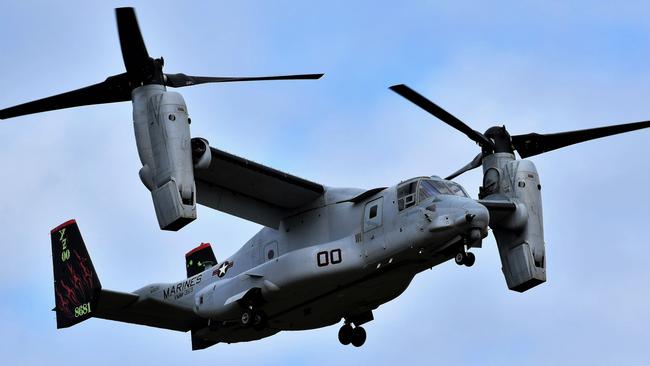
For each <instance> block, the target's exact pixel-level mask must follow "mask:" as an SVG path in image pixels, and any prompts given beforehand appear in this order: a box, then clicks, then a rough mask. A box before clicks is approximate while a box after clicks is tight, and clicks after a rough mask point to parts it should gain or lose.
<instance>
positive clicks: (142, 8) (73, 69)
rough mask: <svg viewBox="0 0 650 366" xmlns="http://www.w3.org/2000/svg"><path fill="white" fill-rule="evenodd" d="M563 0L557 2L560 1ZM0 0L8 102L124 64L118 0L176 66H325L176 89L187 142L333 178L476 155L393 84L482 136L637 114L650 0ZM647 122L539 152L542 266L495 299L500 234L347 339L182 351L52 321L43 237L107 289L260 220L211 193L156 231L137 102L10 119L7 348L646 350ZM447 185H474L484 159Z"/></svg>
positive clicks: (649, 302)
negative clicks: (467, 262) (73, 232)
mask: <svg viewBox="0 0 650 366" xmlns="http://www.w3.org/2000/svg"><path fill="white" fill-rule="evenodd" d="M551 3H555V4H551ZM602 4H606V5H598V4H595V3H594V2H591V1H565V2H548V1H494V2H489V5H488V4H484V2H478V1H476V2H469V1H449V2H446V1H416V2H410V4H409V5H403V4H398V2H387V1H385V2H382V1H357V2H354V3H352V2H349V1H320V2H298V1H293V2H288V1H273V2H271V1H232V2H225V1H211V2H194V1H184V2H169V1H150V2H128V1H121V2H111V1H102V2H89V1H77V2H67V3H66V4H65V5H60V4H59V3H54V2H37V1H3V2H2V3H0V37H1V43H0V44H1V45H2V57H0V70H2V77H0V96H1V98H0V108H4V107H7V106H11V105H14V104H18V103H22V102H25V101H29V100H33V99H37V98H41V97H44V96H48V95H51V94H56V93H60V92H63V91H67V90H70V89H75V88H78V87H82V86H85V85H88V84H92V83H96V82H99V81H101V80H103V79H104V78H105V77H106V76H108V75H113V74H117V73H121V72H123V69H124V66H123V63H122V58H121V54H120V49H119V42H118V38H117V32H116V28H115V19H114V14H113V8H114V7H116V6H135V7H136V11H137V15H138V18H139V21H140V26H141V28H142V32H143V34H144V38H145V41H146V43H147V47H148V50H149V53H150V54H151V55H153V56H161V55H162V56H164V57H165V61H166V69H165V70H166V71H167V72H171V73H173V72H185V73H189V74H198V75H202V74H203V75H223V76H229V75H266V74H282V73H303V72H324V73H325V74H326V76H325V77H324V78H323V79H321V80H319V81H304V82H269V83H239V84H221V85H206V86H198V87H194V88H188V89H183V90H182V93H183V95H184V97H185V99H186V102H187V104H188V107H189V111H190V114H191V117H192V121H193V124H192V134H193V136H201V137H205V138H207V139H208V140H209V141H210V142H211V144H212V145H213V146H217V147H219V148H221V149H224V150H226V151H229V152H232V153H234V154H238V155H241V156H245V157H247V158H249V159H252V160H255V161H258V162H261V163H264V164H267V165H270V166H273V167H275V168H277V169H281V170H284V171H287V172H290V173H293V174H296V175H299V176H302V177H304V178H307V179H310V180H313V181H316V182H319V183H322V184H325V185H328V186H352V187H361V188H371V187H376V186H385V185H392V184H395V183H397V182H398V181H400V180H402V179H406V178H409V177H412V176H419V175H431V174H438V175H445V174H448V173H450V172H452V171H454V170H456V169H457V168H458V167H460V166H462V165H464V164H465V163H466V162H467V161H469V160H470V159H471V158H472V157H473V156H474V155H475V154H476V152H477V148H476V146H475V145H474V144H473V143H472V142H471V141H469V140H467V139H466V138H465V137H464V136H463V135H462V134H460V133H458V132H456V131H454V130H452V129H451V128H449V127H447V126H446V125H444V124H442V123H440V122H438V121H437V120H435V119H434V118H433V117H431V116H429V115H427V114H426V113H424V112H423V111H421V110H419V109H418V108H416V107H414V106H413V105H411V104H410V103H408V102H407V101H405V100H404V99H402V98H401V97H399V96H397V95H395V94H393V93H392V92H390V91H389V90H388V89H387V88H388V86H390V85H392V84H396V83H406V84H408V85H410V86H411V87H413V88H414V89H416V90H418V91H419V92H421V93H422V94H424V95H426V96H428V97H429V98H431V99H432V100H434V101H436V102H437V103H438V104H440V105H442V106H443V107H444V108H446V109H447V110H449V111H450V112H452V113H454V114H456V115H457V116H458V117H459V118H461V119H463V120H465V121H466V122H468V123H470V124H471V125H472V126H473V127H474V128H475V129H477V130H480V131H484V130H485V129H487V128H488V127H490V126H492V125H494V124H505V125H507V127H508V128H509V130H510V132H512V133H513V134H518V133H528V132H533V131H536V132H540V133H548V132H557V131H562V130H572V129H581V128H588V127H592V126H601V125H605V124H613V123H623V122H633V121H640V120H645V119H650V107H648V104H649V103H648V100H649V99H650V68H649V66H648V65H650V23H649V22H648V21H647V20H648V14H649V13H650V5H648V3H647V2H645V1H625V2H602ZM649 142H650V131H641V132H637V133H632V134H628V135H625V136H616V137H611V138H609V139H606V140H601V141H595V142H590V143H585V144H581V145H576V146H573V147H570V148H566V149H563V150H561V151H555V152H552V153H548V154H545V155H541V156H537V157H534V161H535V163H536V164H537V167H538V169H539V171H540V174H541V179H542V185H543V187H544V188H543V191H542V194H543V198H544V221H545V226H546V228H545V235H546V242H547V256H548V260H547V264H548V282H547V283H546V284H544V285H542V286H539V287H537V288H534V289H532V290H531V291H529V292H527V293H524V294H519V293H514V292H511V291H508V290H507V288H506V285H505V281H504V279H503V276H502V274H501V269H500V263H499V259H498V253H497V250H496V245H495V242H494V240H493V239H492V237H490V239H489V240H487V241H485V242H484V247H483V249H481V250H478V251H477V252H476V253H477V262H476V264H475V265H474V267H472V268H470V269H468V268H465V267H463V268H461V267H457V266H456V265H455V264H453V263H445V264H443V265H441V266H438V267H436V268H434V269H433V270H431V271H426V272H424V273H422V274H420V275H418V276H417V277H416V278H415V280H414V281H413V283H412V285H411V287H410V288H409V289H408V290H407V291H406V292H405V293H404V294H403V295H402V296H401V297H400V298H398V299H396V300H394V301H392V302H391V303H388V304H386V305H384V306H382V307H380V308H379V309H378V310H377V311H376V312H375V321H374V322H372V323H369V324H368V325H367V326H365V328H366V330H367V331H368V340H367V342H366V344H365V345H364V346H363V347H362V348H360V349H356V348H353V347H344V346H341V345H340V344H339V343H338V341H337V339H336V333H337V331H338V327H329V328H324V329H317V330H312V331H304V332H283V333H280V334H278V335H276V336H274V337H271V338H267V339H264V340H261V341H257V342H253V343H243V344H235V345H222V344H219V345H217V346H214V347H212V348H209V349H207V350H204V351H200V352H191V351H190V340H189V334H183V333H178V332H171V331H163V330H158V329H153V328H146V327H138V326H134V325H128V324H121V323H115V322H109V321H104V320H97V319H91V320H89V321H86V322H84V323H82V324H80V325H78V326H75V327H73V328H70V329H66V330H62V331H57V330H56V329H55V328H56V326H55V317H54V313H53V312H52V311H50V310H51V309H52V307H53V304H54V297H53V289H52V269H51V257H50V241H49V230H50V229H51V228H52V227H54V226H56V225H58V224H59V223H61V222H63V221H65V220H67V219H70V218H76V219H77V221H78V223H79V225H80V228H81V231H82V233H83V234H84V238H85V240H86V243H87V245H88V247H89V251H90V253H91V255H92V257H93V261H94V264H95V267H96V269H97V271H98V272H99V276H100V278H101V281H102V284H103V286H104V287H105V288H109V289H115V290H121V291H130V290H134V289H136V288H139V287H141V286H142V285H144V284H147V283H151V282H172V281H175V280H178V279H181V278H183V276H184V263H183V256H184V253H185V252H186V251H188V250H189V249H191V248H192V247H194V246H195V245H196V244H198V243H200V242H202V241H209V242H211V243H212V244H213V247H214V249H215V252H216V254H217V258H218V259H221V258H223V257H226V256H228V255H230V254H232V253H233V252H234V251H235V250H237V248H239V247H240V246H241V245H242V244H243V243H244V242H245V241H246V240H247V239H248V238H249V237H250V236H252V235H253V234H254V233H255V232H256V231H257V230H259V229H260V227H259V226H258V225H256V224H252V223H249V222H246V221H243V220H241V219H238V218H235V217H232V216H228V215H226V214H223V213H219V212H215V211H211V210H210V209H207V208H205V207H200V208H199V211H198V214H199V219H198V220H196V221H195V222H194V223H192V224H191V225H189V226H188V227H186V228H184V229H183V230H182V231H180V232H177V233H169V232H161V231H160V230H159V229H158V226H157V222H156V219H155V213H154V211H153V206H152V203H151V199H150V194H149V192H148V191H147V190H146V188H145V187H144V186H143V185H142V184H141V183H140V180H139V178H138V174H137V173H138V169H139V168H140V162H139V160H138V157H137V152H136V148H135V143H134V137H133V130H132V125H131V106H130V104H129V103H120V104H112V105H102V106H93V107H83V108H77V109H71V110H62V111H55V112H49V113H43V114H38V115H33V116H26V117H20V118H16V119H13V120H9V121H3V122H1V123H0V169H1V170H0V191H1V192H2V194H1V195H0V223H2V237H3V244H2V246H1V248H2V255H1V256H0V258H2V262H1V264H0V294H2V296H1V300H0V322H1V324H2V326H0V351H1V353H2V355H3V358H2V360H3V363H4V364H43V363H45V362H47V363H48V364H66V365H88V364H89V362H93V364H97V365H112V364H116V363H117V362H123V363H128V364H135V363H145V362H151V361H154V362H159V363H161V364H171V363H176V364H179V363H181V364H182V363H192V364H206V363H214V364H218V363H224V362H225V363H237V364H239V365H253V364H260V363H261V362H263V363H264V364H275V365H286V364H290V365H291V364H293V365H304V364H323V363H328V364H347V363H350V364H352V363H357V364H358V363H361V362H363V363H366V364H373V365H394V364H395V363H399V364H406V363H409V364H411V363H412V364H425V363H427V364H429V363H432V362H435V363H439V364H452V363H453V364H476V365H485V364H494V365H503V364H522V363H526V364H535V365H538V364H539V365H548V364H569V363H579V364H604V365H606V364H614V363H616V364H648V363H649V362H650V351H649V350H648V347H647V344H648V339H649V337H650V330H649V329H648V325H650V312H648V311H647V309H648V308H650V289H649V286H648V283H650V266H648V264H647V263H648V255H649V251H648V245H649V244H650V238H649V236H648V231H647V230H648V227H647V226H648V221H649V220H650V213H649V212H648V207H650V198H649V196H650V195H649V194H648V189H647V186H648V184H649V183H650V173H649V169H648V168H649V167H650V163H649V162H648V156H649V152H650V151H649V150H650V144H649ZM458 182H459V183H461V184H463V185H464V186H465V187H466V189H467V190H468V191H470V192H472V193H473V194H474V195H475V194H476V192H477V191H478V186H479V184H480V182H481V175H480V172H478V171H476V172H471V173H468V174H465V175H463V176H461V177H460V178H458Z"/></svg>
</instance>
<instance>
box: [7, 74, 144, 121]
mask: <svg viewBox="0 0 650 366" xmlns="http://www.w3.org/2000/svg"><path fill="white" fill-rule="evenodd" d="M127 100H131V88H130V87H129V80H128V76H127V74H126V73H124V74H119V75H115V76H111V77H109V78H107V79H106V80H105V81H102V82H101V83H98V84H94V85H90V86H87V87H85V88H81V89H77V90H73V91H70V92H67V93H63V94H58V95H54V96H51V97H47V98H43V99H39V100H35V101H32V102H27V103H24V104H20V105H17V106H13V107H9V108H6V109H3V110H0V119H7V118H12V117H17V116H23V115H26V114H32V113H39V112H45V111H53V110H57V109H64V108H71V107H79V106H83V105H90V104H103V103H114V102H124V101H127Z"/></svg>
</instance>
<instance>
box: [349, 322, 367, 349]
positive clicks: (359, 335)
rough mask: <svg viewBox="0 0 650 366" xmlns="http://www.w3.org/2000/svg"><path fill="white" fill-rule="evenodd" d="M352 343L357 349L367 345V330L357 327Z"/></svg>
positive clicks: (353, 332)
mask: <svg viewBox="0 0 650 366" xmlns="http://www.w3.org/2000/svg"><path fill="white" fill-rule="evenodd" d="M350 341H351V343H352V345H353V346H355V347H361V346H363V344H364V343H366V330H365V329H363V327H356V328H354V330H353V331H352V338H351V339H350Z"/></svg>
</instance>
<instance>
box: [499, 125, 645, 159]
mask: <svg viewBox="0 0 650 366" xmlns="http://www.w3.org/2000/svg"><path fill="white" fill-rule="evenodd" d="M648 127H650V121H642V122H635V123H625V124H620V125H613V126H605V127H597V128H590V129H586V130H577V131H568V132H560V133H551V134H546V135H541V134H538V133H529V134H525V135H517V136H512V146H513V147H514V148H515V150H517V152H518V153H519V155H520V156H521V157H522V158H527V157H529V156H534V155H538V154H541V153H545V152H547V151H552V150H556V149H559V148H562V147H566V146H570V145H574V144H578V143H581V142H585V141H589V140H595V139H599V138H601V137H606V136H611V135H617V134H619V133H624V132H630V131H634V130H640V129H642V128H648Z"/></svg>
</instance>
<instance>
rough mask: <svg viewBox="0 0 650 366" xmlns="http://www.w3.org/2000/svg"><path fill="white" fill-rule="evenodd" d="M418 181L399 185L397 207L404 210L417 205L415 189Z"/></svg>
mask: <svg viewBox="0 0 650 366" xmlns="http://www.w3.org/2000/svg"><path fill="white" fill-rule="evenodd" d="M417 184H418V182H417V181H415V182H410V183H404V184H402V185H401V186H399V187H397V209H398V210H399V211H402V210H404V209H406V208H409V207H411V206H413V205H415V192H416V191H415V189H416V187H417Z"/></svg>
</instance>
